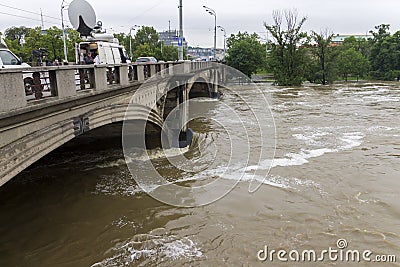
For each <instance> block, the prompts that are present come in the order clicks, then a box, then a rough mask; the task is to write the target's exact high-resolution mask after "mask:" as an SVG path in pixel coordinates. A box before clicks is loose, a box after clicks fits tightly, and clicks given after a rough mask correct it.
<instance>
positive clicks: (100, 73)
mask: <svg viewBox="0 0 400 267" xmlns="http://www.w3.org/2000/svg"><path fill="white" fill-rule="evenodd" d="M94 88H95V90H103V89H107V68H106V66H101V65H98V66H95V67H94Z"/></svg>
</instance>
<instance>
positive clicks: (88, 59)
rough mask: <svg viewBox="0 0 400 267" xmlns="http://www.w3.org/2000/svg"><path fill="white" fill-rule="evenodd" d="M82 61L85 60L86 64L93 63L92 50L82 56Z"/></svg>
mask: <svg viewBox="0 0 400 267" xmlns="http://www.w3.org/2000/svg"><path fill="white" fill-rule="evenodd" d="M84 61H85V63H86V64H93V62H94V60H93V56H92V52H89V53H88V54H87V55H86V56H85V57H84Z"/></svg>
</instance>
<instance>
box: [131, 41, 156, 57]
mask: <svg viewBox="0 0 400 267" xmlns="http://www.w3.org/2000/svg"><path fill="white" fill-rule="evenodd" d="M152 56H154V53H153V51H152V49H151V47H150V45H149V44H148V43H145V44H140V45H139V46H137V47H136V49H135V50H134V51H133V58H134V59H136V58H138V57H152Z"/></svg>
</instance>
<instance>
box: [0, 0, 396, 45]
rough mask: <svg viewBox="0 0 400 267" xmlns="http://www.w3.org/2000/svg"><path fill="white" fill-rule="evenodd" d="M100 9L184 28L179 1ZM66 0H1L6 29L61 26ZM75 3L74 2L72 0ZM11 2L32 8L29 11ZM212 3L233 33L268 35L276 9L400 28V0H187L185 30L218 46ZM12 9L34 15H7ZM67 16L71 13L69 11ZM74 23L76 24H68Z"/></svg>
mask: <svg viewBox="0 0 400 267" xmlns="http://www.w3.org/2000/svg"><path fill="white" fill-rule="evenodd" d="M87 1H88V2H89V3H90V4H91V5H92V6H93V8H94V10H95V12H96V15H97V20H101V21H102V22H103V26H104V27H105V28H107V29H108V32H125V33H128V32H129V28H130V26H132V25H135V24H138V25H146V26H153V27H155V28H156V29H157V31H163V30H167V29H168V21H169V20H170V21H171V29H177V28H178V4H179V1H178V0H145V1H141V0H137V1H120V0H114V1H106V0H87ZM61 2H62V1H61V0H56V1H54V0H51V1H50V0H19V1H15V0H1V1H0V31H2V32H4V30H5V29H7V28H9V27H11V26H28V27H34V26H40V15H37V14H33V13H40V9H42V11H43V14H44V15H45V17H44V20H45V23H44V25H45V27H46V28H47V27H50V26H53V25H56V26H58V27H61V20H58V21H57V20H55V19H53V18H49V17H46V16H50V17H55V18H59V17H60V6H61ZM69 2H71V1H69ZM4 5H6V6H11V7H14V8H18V9H23V10H27V11H30V12H33V13H27V12H23V11H20V10H16V9H11V8H7V7H5V6H4ZM203 5H206V6H209V7H211V8H213V9H214V10H215V11H216V12H217V24H218V25H221V26H222V27H224V28H225V29H226V31H227V34H228V35H229V34H231V33H237V32H238V31H247V32H256V33H258V34H259V35H260V36H262V37H263V38H264V39H265V38H266V37H267V33H266V30H265V28H264V26H263V23H264V22H267V23H271V22H272V11H273V10H276V9H293V8H295V9H297V11H298V13H299V15H301V16H306V17H307V18H308V19H307V22H306V24H305V26H304V29H305V30H307V31H309V30H315V31H317V32H319V31H320V30H321V29H325V28H328V29H329V30H330V31H332V32H333V33H339V34H366V33H367V32H368V31H369V30H371V29H373V28H374V26H375V25H379V24H382V23H387V24H390V25H391V30H392V31H396V30H399V29H400V0H380V1H376V0H247V1H232V0H214V1H211V0H207V1H204V0H183V11H184V35H185V37H186V39H187V41H188V42H189V45H191V46H204V47H211V46H212V45H213V29H214V17H212V16H211V15H210V14H208V13H207V12H206V11H205V10H204V9H203V8H202V6H203ZM4 13H9V14H13V15H17V16H23V17H29V18H31V19H26V18H20V17H15V16H10V15H6V14H4ZM64 17H65V18H67V19H68V13H67V11H65V15H64ZM67 25H70V23H67ZM217 39H218V43H217V44H218V47H222V46H223V33H222V32H220V31H219V32H218V38H217Z"/></svg>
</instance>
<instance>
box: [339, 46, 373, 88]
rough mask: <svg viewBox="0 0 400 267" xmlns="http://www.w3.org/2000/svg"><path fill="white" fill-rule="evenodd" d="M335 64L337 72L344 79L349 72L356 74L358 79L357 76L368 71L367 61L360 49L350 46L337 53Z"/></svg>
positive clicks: (361, 75) (363, 74)
mask: <svg viewBox="0 0 400 267" xmlns="http://www.w3.org/2000/svg"><path fill="white" fill-rule="evenodd" d="M337 66H338V71H339V73H340V74H341V75H342V76H343V78H344V79H345V80H346V81H347V78H348V76H349V74H353V75H356V76H357V80H358V78H359V77H364V76H365V75H366V73H367V72H368V69H369V62H368V60H367V59H366V58H365V57H364V56H363V55H362V54H361V52H360V51H357V50H355V49H354V48H353V47H350V48H348V49H345V50H344V51H342V52H341V53H340V54H339V56H338V58H337Z"/></svg>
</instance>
